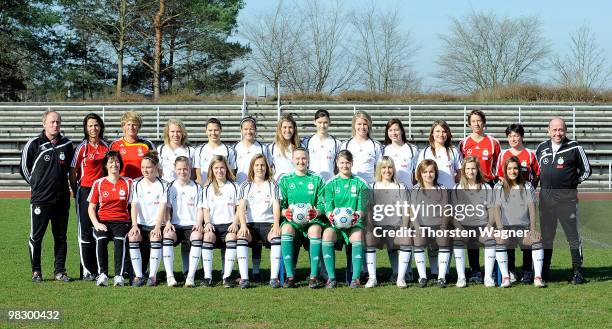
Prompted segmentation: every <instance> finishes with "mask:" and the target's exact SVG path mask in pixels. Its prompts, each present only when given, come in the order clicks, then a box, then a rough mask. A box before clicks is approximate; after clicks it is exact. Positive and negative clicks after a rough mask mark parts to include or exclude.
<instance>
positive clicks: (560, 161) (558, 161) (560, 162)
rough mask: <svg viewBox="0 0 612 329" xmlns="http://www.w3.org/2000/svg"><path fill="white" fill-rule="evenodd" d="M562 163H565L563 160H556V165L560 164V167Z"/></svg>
mask: <svg viewBox="0 0 612 329" xmlns="http://www.w3.org/2000/svg"><path fill="white" fill-rule="evenodd" d="M564 162H565V160H563V158H559V159H558V160H557V163H558V164H560V165H562V164H563V163H564Z"/></svg>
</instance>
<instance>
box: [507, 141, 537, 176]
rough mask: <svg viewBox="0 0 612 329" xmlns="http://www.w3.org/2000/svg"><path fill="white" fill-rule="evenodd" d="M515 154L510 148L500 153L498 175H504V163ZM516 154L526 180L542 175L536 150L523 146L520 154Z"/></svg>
mask: <svg viewBox="0 0 612 329" xmlns="http://www.w3.org/2000/svg"><path fill="white" fill-rule="evenodd" d="M513 155H514V154H512V152H511V151H510V149H507V150H504V151H503V152H502V153H501V154H500V155H499V159H498V160H497V163H498V165H497V177H499V178H503V177H504V163H506V160H508V158H510V157H511V156H513ZM514 156H516V157H517V158H518V159H519V162H520V163H521V175H523V178H524V179H525V181H531V180H532V179H533V178H534V177H535V176H540V164H539V163H538V159H537V158H536V154H535V152H533V151H532V150H530V149H528V148H523V150H521V152H520V153H519V154H517V155H514Z"/></svg>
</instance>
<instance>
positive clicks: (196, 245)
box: [162, 156, 203, 287]
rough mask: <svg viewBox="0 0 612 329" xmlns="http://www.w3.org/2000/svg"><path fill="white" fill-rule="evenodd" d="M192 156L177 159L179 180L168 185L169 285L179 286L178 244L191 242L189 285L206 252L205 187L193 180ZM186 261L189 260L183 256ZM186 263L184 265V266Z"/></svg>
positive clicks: (166, 240)
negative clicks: (204, 232) (202, 210)
mask: <svg viewBox="0 0 612 329" xmlns="http://www.w3.org/2000/svg"><path fill="white" fill-rule="evenodd" d="M189 162H190V161H189V158H187V157H184V156H178V157H177V158H176V160H174V171H175V173H176V176H177V178H176V180H175V181H173V182H172V183H170V185H169V186H168V203H167V208H166V209H167V214H166V219H167V221H166V227H165V228H164V238H163V241H162V244H163V258H164V267H165V268H166V283H167V284H168V287H174V286H176V285H177V282H176V279H175V278H174V246H175V245H177V244H178V243H181V242H183V241H189V246H190V251H189V258H188V261H187V262H188V264H187V265H188V266H187V268H188V272H187V276H186V278H185V287H193V286H195V279H194V278H195V271H196V268H197V266H198V263H199V262H200V254H201V252H202V233H203V228H202V223H201V216H202V214H201V210H200V209H199V208H200V207H201V206H200V203H201V202H202V187H201V186H200V185H199V184H198V183H196V182H195V181H194V180H192V179H191V166H190V165H189ZM183 261H185V259H183ZM184 268H185V264H183V269H184Z"/></svg>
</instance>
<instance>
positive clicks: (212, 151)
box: [194, 118, 236, 184]
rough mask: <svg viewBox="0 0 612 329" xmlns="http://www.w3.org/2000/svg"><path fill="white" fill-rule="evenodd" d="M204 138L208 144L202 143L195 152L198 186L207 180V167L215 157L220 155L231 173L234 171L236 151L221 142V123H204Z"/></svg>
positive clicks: (210, 121)
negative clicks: (205, 137) (206, 137)
mask: <svg viewBox="0 0 612 329" xmlns="http://www.w3.org/2000/svg"><path fill="white" fill-rule="evenodd" d="M206 136H208V143H204V144H202V145H200V146H198V148H197V149H196V150H195V164H194V166H195V172H196V175H197V179H196V180H197V181H198V182H199V183H200V184H203V183H205V182H206V181H207V180H208V171H207V170H208V165H210V160H211V159H212V158H213V157H214V156H215V155H222V156H224V157H225V159H227V162H228V164H229V166H230V169H231V170H232V171H234V172H235V171H236V151H235V150H234V148H232V147H229V146H227V145H226V144H225V143H223V142H221V121H219V120H218V119H216V118H210V119H208V121H206Z"/></svg>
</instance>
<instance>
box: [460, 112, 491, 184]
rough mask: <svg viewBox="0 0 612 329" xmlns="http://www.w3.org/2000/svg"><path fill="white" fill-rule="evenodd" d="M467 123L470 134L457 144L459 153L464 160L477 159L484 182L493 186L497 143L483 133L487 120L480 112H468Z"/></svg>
mask: <svg viewBox="0 0 612 329" xmlns="http://www.w3.org/2000/svg"><path fill="white" fill-rule="evenodd" d="M468 123H469V124H470V128H472V133H471V134H470V135H468V136H466V137H465V138H464V139H462V140H461V141H460V142H459V151H460V152H461V155H462V156H463V157H464V158H465V157H468V156H474V157H476V158H478V159H479V160H480V168H481V170H482V173H483V174H484V178H485V180H486V181H487V182H489V184H491V185H494V182H495V178H496V175H495V174H496V169H497V158H498V157H499V153H500V152H501V147H500V145H499V141H498V140H497V139H495V138H494V137H493V136H491V135H487V134H485V133H484V129H485V126H486V124H487V119H486V117H485V114H484V113H483V112H482V111H481V110H473V111H472V112H470V114H469V115H468Z"/></svg>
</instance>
